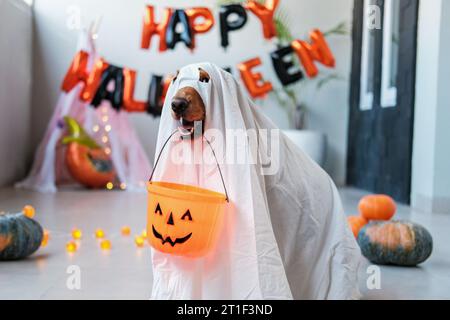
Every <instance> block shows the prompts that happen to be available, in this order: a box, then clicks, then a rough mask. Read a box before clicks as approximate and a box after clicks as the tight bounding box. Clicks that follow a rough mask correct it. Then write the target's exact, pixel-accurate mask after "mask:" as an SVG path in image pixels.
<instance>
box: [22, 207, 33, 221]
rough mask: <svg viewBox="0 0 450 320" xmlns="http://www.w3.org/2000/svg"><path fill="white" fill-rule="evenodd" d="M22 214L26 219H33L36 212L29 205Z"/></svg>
mask: <svg viewBox="0 0 450 320" xmlns="http://www.w3.org/2000/svg"><path fill="white" fill-rule="evenodd" d="M22 213H23V215H24V216H25V217H27V218H30V219H33V218H34V215H35V210H34V208H33V207H32V206H30V205H27V206H25V207H23V209H22Z"/></svg>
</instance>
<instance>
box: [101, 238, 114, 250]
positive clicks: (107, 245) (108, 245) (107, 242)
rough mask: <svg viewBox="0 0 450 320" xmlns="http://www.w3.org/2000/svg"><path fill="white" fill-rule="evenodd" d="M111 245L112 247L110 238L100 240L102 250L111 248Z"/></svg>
mask: <svg viewBox="0 0 450 320" xmlns="http://www.w3.org/2000/svg"><path fill="white" fill-rule="evenodd" d="M111 247H112V245H111V241H110V240H108V239H105V240H102V241H101V242H100V248H101V249H102V250H111Z"/></svg>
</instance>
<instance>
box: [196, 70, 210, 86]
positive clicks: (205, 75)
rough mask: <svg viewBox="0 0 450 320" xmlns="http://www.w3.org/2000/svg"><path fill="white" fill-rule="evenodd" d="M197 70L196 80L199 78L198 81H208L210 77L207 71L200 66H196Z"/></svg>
mask: <svg viewBox="0 0 450 320" xmlns="http://www.w3.org/2000/svg"><path fill="white" fill-rule="evenodd" d="M198 71H199V78H198V80H199V81H200V82H205V83H208V82H209V80H210V77H209V74H208V72H206V71H205V70H203V69H202V68H198Z"/></svg>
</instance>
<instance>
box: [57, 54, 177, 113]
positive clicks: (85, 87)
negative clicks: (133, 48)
mask: <svg viewBox="0 0 450 320" xmlns="http://www.w3.org/2000/svg"><path fill="white" fill-rule="evenodd" d="M88 59H89V54H88V53H87V52H86V51H79V52H78V53H77V54H76V55H75V57H74V59H73V61H72V64H71V65H70V67H69V70H68V71H67V73H66V75H65V77H64V80H63V83H62V86H61V88H62V90H63V91H64V92H69V91H71V90H72V89H73V88H75V87H76V86H77V85H78V84H81V85H82V89H81V92H80V97H79V98H80V100H82V101H84V102H88V103H90V104H91V105H92V106H94V107H98V106H99V105H100V104H101V102H102V101H103V100H107V101H109V102H110V103H111V106H112V107H113V108H114V109H116V110H122V109H123V110H126V111H128V112H148V113H150V114H151V115H153V116H158V115H160V114H161V109H162V106H163V102H164V98H165V94H166V92H167V89H168V88H169V84H170V81H171V77H170V76H168V77H165V78H164V77H163V76H159V75H152V76H151V78H150V86H149V90H148V98H147V101H137V100H135V99H134V89H135V85H136V71H135V70H131V69H128V68H122V67H117V66H114V65H112V64H109V63H108V62H106V61H105V60H104V59H102V58H100V59H98V60H97V61H96V62H95V63H94V66H93V68H92V70H90V71H89V70H88V69H87V62H88ZM111 83H113V84H114V86H112V89H111Z"/></svg>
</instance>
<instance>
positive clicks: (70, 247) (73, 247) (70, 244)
mask: <svg viewBox="0 0 450 320" xmlns="http://www.w3.org/2000/svg"><path fill="white" fill-rule="evenodd" d="M66 251H67V252H70V253H72V252H75V251H77V244H76V243H75V242H74V241H69V242H67V243H66Z"/></svg>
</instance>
